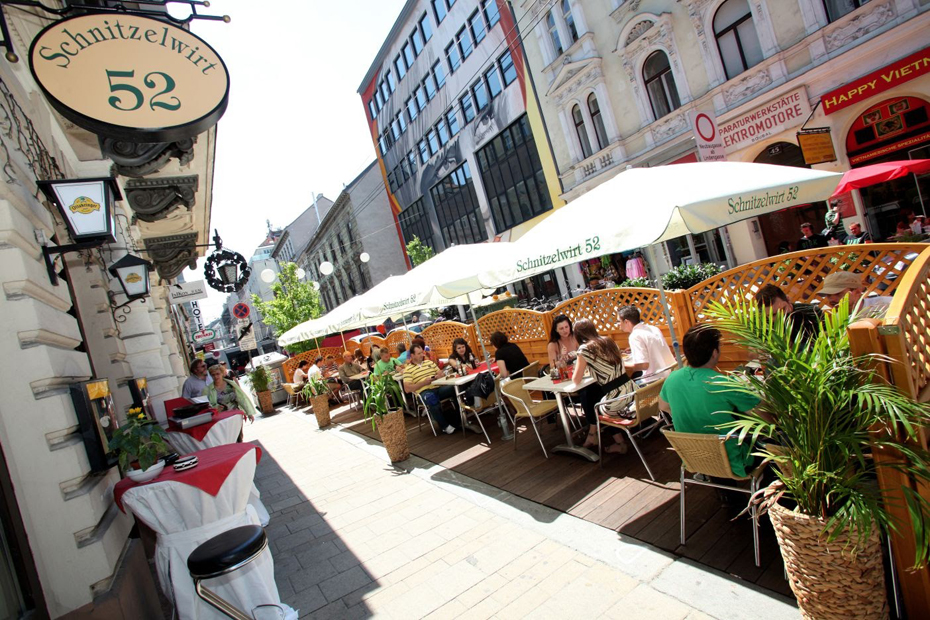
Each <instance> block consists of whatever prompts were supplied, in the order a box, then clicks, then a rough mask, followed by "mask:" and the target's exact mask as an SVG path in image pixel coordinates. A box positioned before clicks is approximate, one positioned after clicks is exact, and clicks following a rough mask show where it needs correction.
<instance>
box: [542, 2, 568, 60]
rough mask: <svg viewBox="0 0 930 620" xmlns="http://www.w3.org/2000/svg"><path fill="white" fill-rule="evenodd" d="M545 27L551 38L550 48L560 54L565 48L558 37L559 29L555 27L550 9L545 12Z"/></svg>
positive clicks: (557, 54)
mask: <svg viewBox="0 0 930 620" xmlns="http://www.w3.org/2000/svg"><path fill="white" fill-rule="evenodd" d="M546 27H547V28H548V29H549V38H550V39H552V49H554V50H555V55H556V56H561V55H562V52H563V51H565V50H563V49H562V39H560V38H559V30H558V28H556V27H555V16H553V15H552V11H549V12H548V13H547V14H546Z"/></svg>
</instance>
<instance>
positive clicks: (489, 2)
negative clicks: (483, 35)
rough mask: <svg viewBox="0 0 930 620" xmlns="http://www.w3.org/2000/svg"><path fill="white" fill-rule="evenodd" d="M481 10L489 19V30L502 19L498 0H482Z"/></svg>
mask: <svg viewBox="0 0 930 620" xmlns="http://www.w3.org/2000/svg"><path fill="white" fill-rule="evenodd" d="M481 11H482V12H483V13H484V17H485V19H487V20H488V30H490V29H491V28H493V27H494V26H495V25H496V24H497V22H499V21H500V19H501V13H500V11H499V10H498V8H497V0H482V1H481Z"/></svg>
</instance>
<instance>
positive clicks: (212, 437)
mask: <svg viewBox="0 0 930 620" xmlns="http://www.w3.org/2000/svg"><path fill="white" fill-rule="evenodd" d="M244 421H245V412H244V411H242V410H240V409H230V410H229V411H219V412H216V413H214V414H213V419H212V420H210V421H209V422H205V423H204V424H198V425H197V426H191V427H190V428H180V427H179V426H175V425H174V424H170V423H169V424H168V429H167V430H168V443H169V444H171V447H172V448H174V449H175V450H177V452H178V454H181V455H187V454H193V453H194V452H197V451H198V450H205V449H207V448H215V447H217V446H225V445H227V444H231V443H236V441H238V439H239V435H241V434H242V425H243V423H244ZM261 495H262V494H261V492H260V491H259V490H258V487H256V486H255V485H254V484H253V485H252V493H251V494H250V495H249V503H250V504H251V505H252V507H253V508H255V512H256V513H257V514H258V517H259V519H260V520H261V522H262V525H263V526H264V525H268V523H269V522H270V521H271V515H269V514H268V510H267V509H266V508H265V505H264V504H263V503H262V500H261Z"/></svg>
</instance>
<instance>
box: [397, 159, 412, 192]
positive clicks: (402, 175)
mask: <svg viewBox="0 0 930 620" xmlns="http://www.w3.org/2000/svg"><path fill="white" fill-rule="evenodd" d="M398 168H399V169H400V172H399V173H398V172H395V173H394V177H395V178H396V179H397V183H398V185H403V184H404V183H406V182H407V181H408V180H409V179H410V171H409V170H407V158H406V157H405V158H404V159H401V160H400V163H399V164H398V165H397V168H395V169H394V170H395V171H396V170H397V169H398Z"/></svg>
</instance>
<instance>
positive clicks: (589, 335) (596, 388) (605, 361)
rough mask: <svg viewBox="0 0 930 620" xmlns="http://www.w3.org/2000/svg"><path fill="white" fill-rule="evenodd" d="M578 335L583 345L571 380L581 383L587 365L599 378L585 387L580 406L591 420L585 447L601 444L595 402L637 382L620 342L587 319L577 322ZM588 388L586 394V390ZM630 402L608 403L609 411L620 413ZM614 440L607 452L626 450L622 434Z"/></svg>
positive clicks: (623, 392)
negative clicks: (626, 364)
mask: <svg viewBox="0 0 930 620" xmlns="http://www.w3.org/2000/svg"><path fill="white" fill-rule="evenodd" d="M574 331H575V337H576V338H577V339H578V342H579V343H581V346H579V347H578V360H577V363H576V364H575V372H574V374H573V375H572V381H574V382H575V384H576V385H579V384H581V380H582V378H583V377H584V372H585V370H586V369H590V370H591V376H593V377H594V380H595V381H597V383H596V384H592V385H590V386H588V387H586V388H585V389H584V390H582V396H583V397H582V398H581V406H582V408H583V409H584V415H585V418H586V419H587V420H588V424H589V425H590V426H589V427H588V437H587V439H586V440H585V442H584V447H585V448H592V447H594V446H596V445H597V444H598V437H597V420H596V414H595V410H594V405H595V403H596V402H597V401H598V400H601V399H605V398H606V399H608V400H609V399H614V398H619V397H621V396H624V395H626V394H629V393H631V392H632V391H633V389H634V385H635V384H634V383H633V381H632V380H631V379H630V377H629V375H627V374H626V371H625V370H624V369H623V356H622V355H621V354H620V347H618V346H617V343H616V342H614V341H613V340H611V339H610V338H608V337H607V336H601V335H599V334H598V333H597V328H596V327H594V323H592V322H591V321H590V320H588V319H581V320H580V321H578V322H577V323H575V330H574ZM586 392H587V394H585V393H586ZM627 404H628V402H627V401H626V400H622V401H620V402H617V403H611V404H610V405H607V406H606V407H605V410H606V412H607V413H619V412H620V411H622V410H624V409H625V408H626V406H627ZM614 439H615V443H614V444H613V445H611V446H608V447H607V448H605V451H606V452H611V453H619V454H626V449H627V446H626V442H624V441H623V437H621V436H620V434H615V435H614Z"/></svg>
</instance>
